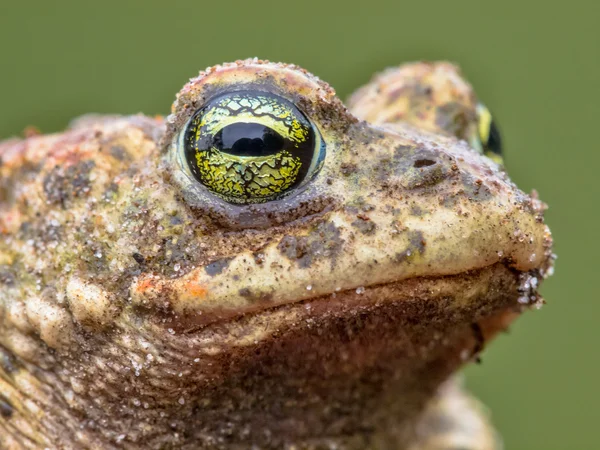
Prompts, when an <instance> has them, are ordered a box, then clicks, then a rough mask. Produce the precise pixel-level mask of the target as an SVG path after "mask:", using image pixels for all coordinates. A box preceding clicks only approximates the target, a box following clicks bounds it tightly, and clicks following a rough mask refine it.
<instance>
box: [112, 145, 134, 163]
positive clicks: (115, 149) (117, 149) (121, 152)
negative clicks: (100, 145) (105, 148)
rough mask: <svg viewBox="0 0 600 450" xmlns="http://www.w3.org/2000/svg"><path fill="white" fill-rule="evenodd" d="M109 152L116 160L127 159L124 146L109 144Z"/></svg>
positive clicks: (127, 155)
mask: <svg viewBox="0 0 600 450" xmlns="http://www.w3.org/2000/svg"><path fill="white" fill-rule="evenodd" d="M109 153H110V156H112V157H113V158H115V159H116V160H118V161H124V160H126V159H129V153H127V150H125V148H123V147H122V146H120V145H113V146H111V147H110V150H109Z"/></svg>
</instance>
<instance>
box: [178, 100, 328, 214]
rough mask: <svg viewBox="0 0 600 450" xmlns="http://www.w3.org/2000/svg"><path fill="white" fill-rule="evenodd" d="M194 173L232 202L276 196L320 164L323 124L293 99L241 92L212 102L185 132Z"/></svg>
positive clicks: (200, 112) (211, 188)
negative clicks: (317, 124)
mask: <svg viewBox="0 0 600 450" xmlns="http://www.w3.org/2000/svg"><path fill="white" fill-rule="evenodd" d="M183 138H184V141H183V145H184V152H185V160H186V162H187V164H188V166H189V168H190V171H191V173H192V174H193V176H194V177H195V178H196V180H198V181H199V182H200V183H202V184H203V185H204V186H206V188H208V189H209V190H210V191H212V192H213V193H215V194H217V195H218V196H219V197H221V198H223V199H224V200H226V201H228V202H230V203H237V204H249V203H263V202H268V201H271V200H276V199H278V198H280V197H282V196H283V195H285V194H287V193H290V192H291V191H292V190H293V189H295V188H298V187H299V186H301V185H302V184H303V182H305V181H307V180H309V179H310V178H311V177H312V176H313V175H314V174H315V173H316V172H317V171H318V169H319V166H320V165H321V162H322V161H323V158H324V153H325V148H324V144H323V140H322V138H321V135H320V133H319V131H318V129H316V128H315V126H314V125H313V124H312V123H311V121H310V120H309V119H308V118H307V117H306V115H304V114H303V113H302V112H301V111H300V110H299V109H298V108H297V107H296V106H294V105H293V104H292V103H291V102H289V101H288V100H286V99H284V98H282V97H279V96H276V95H274V94H270V93H266V92H257V91H254V92H251V91H239V92H232V93H228V94H224V95H221V96H219V97H216V98H213V99H212V100H210V101H208V102H207V103H206V104H205V105H204V106H203V107H202V108H201V109H199V110H198V111H197V112H196V113H195V114H194V116H193V117H192V118H191V120H190V122H189V124H188V126H187V129H186V131H185V135H184V137H183Z"/></svg>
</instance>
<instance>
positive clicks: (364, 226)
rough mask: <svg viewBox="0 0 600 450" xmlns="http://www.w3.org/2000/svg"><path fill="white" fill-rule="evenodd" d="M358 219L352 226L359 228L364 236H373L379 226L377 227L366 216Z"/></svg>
mask: <svg viewBox="0 0 600 450" xmlns="http://www.w3.org/2000/svg"><path fill="white" fill-rule="evenodd" d="M357 217H358V219H357V220H355V221H354V222H352V226H353V227H355V228H357V229H358V231H360V232H361V233H362V234H366V235H369V234H373V233H374V232H375V230H376V229H377V225H375V224H374V223H373V222H372V221H371V220H370V219H369V218H368V217H365V216H360V215H359V216H357Z"/></svg>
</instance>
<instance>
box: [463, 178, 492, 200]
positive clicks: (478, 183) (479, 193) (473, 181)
mask: <svg viewBox="0 0 600 450" xmlns="http://www.w3.org/2000/svg"><path fill="white" fill-rule="evenodd" d="M461 181H462V185H463V187H464V192H465V194H466V195H467V197H469V199H471V200H476V201H485V200H489V199H491V198H492V193H491V192H490V189H489V188H488V187H487V186H486V185H485V184H483V181H482V180H481V179H479V178H475V177H474V176H473V175H471V174H470V173H463V174H461Z"/></svg>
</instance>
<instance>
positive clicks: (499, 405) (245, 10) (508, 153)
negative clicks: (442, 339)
mask: <svg viewBox="0 0 600 450" xmlns="http://www.w3.org/2000/svg"><path fill="white" fill-rule="evenodd" d="M598 17H600V11H599V8H598V6H597V5H596V4H594V2H593V1H589V2H582V1H577V0H571V1H569V2H559V1H555V0H546V1H544V2H523V1H514V0H510V1H509V0H505V1H502V2H498V1H496V2H481V1H468V2H466V1H464V2H463V1H453V2H423V1H417V0H413V1H410V2H408V1H405V2H402V1H399V0H395V1H383V0H369V1H367V2H361V1H359V0H346V1H339V2H326V1H308V0H303V1H288V2H283V1H279V2H260V1H251V2H250V1H240V2H216V1H212V2H208V1H206V2H203V1H200V0H196V1H176V0H175V1H171V2H164V1H157V0H145V1H138V2H134V1H129V0H119V1H115V0H104V1H102V2H82V1H56V2H47V1H42V0H38V1H22V2H9V1H5V0H3V1H2V2H1V4H0V50H1V57H0V139H3V138H8V137H10V136H12V135H17V134H20V133H22V130H23V129H24V128H25V127H26V126H27V125H35V126H37V127H38V128H39V129H41V130H42V131H43V132H54V131H58V130H61V129H62V128H63V127H65V126H66V125H67V123H68V122H69V120H70V119H71V118H73V117H75V116H77V115H80V114H84V113H87V112H99V113H124V114H128V113H137V112H144V113H147V114H166V113H168V111H169V107H170V104H171V102H172V100H173V99H174V95H175V93H176V92H177V91H178V90H179V89H180V87H181V86H182V85H183V84H184V83H185V82H186V81H187V79H188V78H190V77H192V76H195V75H196V74H197V73H198V71H199V70H200V69H203V68H205V67H207V66H209V65H213V64H217V63H220V62H224V61H231V60H235V59H239V58H245V57H249V56H259V57H261V58H265V59H270V60H274V61H285V62H293V63H296V64H299V65H301V66H303V67H305V68H306V69H308V70H309V71H311V72H313V73H315V74H317V75H318V76H319V77H321V78H322V79H324V80H326V81H328V82H329V83H331V84H332V85H333V86H334V88H335V89H336V90H337V92H338V93H339V94H340V96H341V97H342V98H346V97H347V96H348V95H349V94H350V93H351V92H352V90H353V89H355V88H357V87H358V86H360V85H361V84H363V83H365V82H367V81H368V80H369V79H370V77H371V75H372V74H373V73H374V72H376V71H379V70H381V69H383V68H385V67H387V66H391V65H396V64H399V63H401V62H404V61H411V60H417V59H428V60H435V59H448V60H451V61H455V62H457V63H459V64H460V65H461V67H462V68H463V71H464V73H465V74H466V76H467V77H468V78H469V80H470V81H471V82H472V83H473V84H474V85H475V87H476V89H477V92H478V94H479V96H480V98H481V99H482V100H483V101H484V102H485V103H486V104H487V105H488V106H490V108H491V109H492V110H493V112H494V114H495V117H496V119H497V121H498V123H499V125H500V127H501V131H502V133H503V138H504V142H505V157H506V166H507V169H508V171H509V173H510V175H511V177H512V178H513V180H515V181H516V182H517V184H518V185H519V186H520V187H521V188H522V189H523V190H525V191H530V190H531V189H533V188H535V189H537V190H538V192H539V193H540V196H541V198H542V199H543V200H544V201H545V202H547V203H548V204H549V205H550V209H549V211H548V213H547V222H548V223H549V224H550V227H551V229H552V231H553V234H554V238H555V242H556V246H555V251H556V253H557V254H558V260H557V264H556V274H555V275H554V276H553V277H552V278H551V279H549V280H548V281H546V282H545V283H544V285H543V288H542V292H543V295H544V297H545V298H546V300H547V302H548V304H547V305H546V306H545V307H544V308H542V309H541V310H540V311H532V312H529V313H528V314H526V315H525V316H524V317H522V318H521V319H520V320H519V321H518V322H517V324H516V325H514V326H513V327H512V328H511V330H510V332H509V333H508V335H503V336H501V337H500V338H499V339H498V340H496V341H495V342H494V343H493V345H491V347H490V348H488V350H487V351H486V352H485V354H484V355H483V362H482V364H480V365H473V366H471V367H469V368H468V369H467V370H466V375H467V376H466V378H467V383H468V386H469V387H470V388H471V389H472V390H473V391H474V392H475V393H476V394H477V395H478V396H479V397H480V398H481V399H483V400H484V401H485V403H486V404H487V405H488V406H489V407H490V408H491V410H492V414H493V419H494V422H495V424H496V425H497V427H498V428H499V430H500V431H501V433H502V435H503V437H504V440H505V444H506V447H507V449H524V450H535V449H544V450H548V449H592V448H599V447H598V440H599V439H598V432H599V427H598V420H599V419H600V414H598V412H597V411H598V409H599V408H600V405H599V402H600V395H599V394H600V389H599V387H598V383H599V382H600V351H599V344H600V340H599V333H598V324H599V321H600V319H599V316H600V302H599V301H598V300H599V298H598V297H599V295H598V287H597V285H594V283H595V282H598V280H599V278H600V276H599V274H598V263H597V258H598V253H599V251H600V246H599V243H598V239H597V232H596V230H597V228H598V225H597V222H598V219H599V218H600V209H599V208H598V206H599V200H598V199H599V194H600V191H599V188H598V183H599V181H598V176H597V174H598V167H599V164H600V156H599V155H600V151H599V150H600V149H599V144H598V142H599V138H598V136H599V134H598V128H599V125H598V116H599V115H600V107H599V105H600V88H599V86H598V83H599V81H600V31H599V30H600V27H599V26H598V23H597V21H598Z"/></svg>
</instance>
